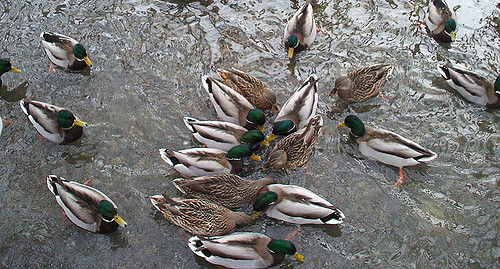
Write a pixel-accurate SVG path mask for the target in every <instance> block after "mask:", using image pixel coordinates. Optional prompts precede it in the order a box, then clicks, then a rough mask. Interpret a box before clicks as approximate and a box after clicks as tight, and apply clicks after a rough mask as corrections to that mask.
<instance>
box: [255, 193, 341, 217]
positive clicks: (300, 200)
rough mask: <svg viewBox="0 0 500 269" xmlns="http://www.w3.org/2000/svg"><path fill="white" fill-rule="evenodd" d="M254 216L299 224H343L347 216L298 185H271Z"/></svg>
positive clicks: (258, 203)
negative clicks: (261, 214)
mask: <svg viewBox="0 0 500 269" xmlns="http://www.w3.org/2000/svg"><path fill="white" fill-rule="evenodd" d="M253 211H254V213H253V215H254V217H256V216H258V215H259V214H260V212H263V211H265V213H266V215H267V216H269V217H271V218H274V219H278V220H282V221H286V222H290V223H296V224H320V225H324V224H328V225H332V224H341V223H342V222H344V218H345V216H344V213H342V211H340V210H339V209H338V208H337V207H336V206H334V205H333V204H331V203H330V202H328V201H327V200H325V199H324V198H322V197H320V196H319V195H317V194H315V193H314V192H312V191H310V190H308V189H306V188H302V187H299V186H295V185H283V184H270V185H267V186H266V187H265V188H264V189H263V190H262V194H261V195H259V196H258V197H257V199H256V200H255V202H254V204H253Z"/></svg>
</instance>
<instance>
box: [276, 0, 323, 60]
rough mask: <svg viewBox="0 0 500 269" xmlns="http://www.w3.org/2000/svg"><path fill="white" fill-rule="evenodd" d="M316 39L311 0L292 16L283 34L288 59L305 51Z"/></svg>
mask: <svg viewBox="0 0 500 269" xmlns="http://www.w3.org/2000/svg"><path fill="white" fill-rule="evenodd" d="M314 39H316V22H315V21H314V13H313V8H312V5H311V0H307V1H306V2H305V3H304V5H303V6H302V7H301V8H300V9H299V10H297V11H296V12H295V14H293V16H292V18H290V20H289V21H288V23H287V24H286V27H285V31H284V33H283V43H284V44H285V48H286V49H287V51H288V57H289V58H292V57H293V56H294V55H295V53H298V52H300V51H303V50H305V49H307V48H308V47H309V46H310V45H311V44H312V43H313V42H314Z"/></svg>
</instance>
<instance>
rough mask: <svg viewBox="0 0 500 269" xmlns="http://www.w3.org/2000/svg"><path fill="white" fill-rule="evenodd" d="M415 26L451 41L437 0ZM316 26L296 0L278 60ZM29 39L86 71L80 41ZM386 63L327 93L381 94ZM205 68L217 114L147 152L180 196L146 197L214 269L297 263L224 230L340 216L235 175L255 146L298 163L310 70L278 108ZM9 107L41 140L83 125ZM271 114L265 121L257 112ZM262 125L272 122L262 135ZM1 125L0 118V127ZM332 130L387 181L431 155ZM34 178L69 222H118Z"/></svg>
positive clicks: (475, 86) (313, 102)
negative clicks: (155, 154)
mask: <svg viewBox="0 0 500 269" xmlns="http://www.w3.org/2000/svg"><path fill="white" fill-rule="evenodd" d="M425 24H426V26H427V28H428V30H429V34H430V35H431V36H432V37H433V38H434V39H436V40H437V41H439V42H444V43H449V42H453V41H455V39H456V30H457V21H456V16H455V14H454V12H453V11H452V10H451V9H450V8H449V6H448V5H447V3H446V2H445V1H444V0H430V1H429V4H428V7H427V14H426V18H425ZM317 32H318V29H317V28H316V22H315V19H314V12H313V5H312V3H311V0H306V1H305V3H304V4H303V5H302V6H301V7H300V8H299V9H298V10H297V11H296V12H295V13H294V14H293V16H292V17H291V18H290V19H289V21H288V23H287V24H286V26H285V29H284V34H283V45H284V47H285V49H286V51H287V53H288V57H289V58H294V57H296V55H297V54H298V53H299V52H301V51H305V50H307V49H308V48H309V47H311V46H312V44H313V42H314V40H315V38H316V35H317ZM40 38H41V46H42V48H43V51H44V52H45V53H46V55H47V57H48V58H49V60H50V69H49V72H55V69H54V68H55V67H57V68H60V69H65V70H69V71H82V70H84V69H87V68H90V67H92V62H91V61H90V59H89V56H88V53H87V51H86V49H85V47H84V46H83V45H82V44H81V43H79V42H78V41H76V40H75V39H73V38H71V37H68V36H65V35H62V34H58V33H55V32H42V33H41V34H40ZM437 69H438V73H439V74H440V75H441V76H442V78H443V79H444V80H445V81H446V82H447V83H448V85H449V86H450V87H451V88H453V89H454V90H455V91H456V92H457V93H458V94H460V95H461V96H463V97H464V98H465V99H466V100H468V101H470V102H472V103H474V104H477V105H480V106H485V107H487V108H489V109H498V108H500V94H499V91H500V76H499V77H497V78H496V81H495V82H494V83H491V82H490V81H489V80H488V79H486V78H484V77H483V76H481V75H479V74H477V73H474V72H471V71H467V70H465V69H462V68H458V67H453V66H452V65H451V64H449V63H445V64H439V65H438V68H437ZM10 71H12V72H14V73H19V72H21V71H20V70H19V69H17V68H15V67H13V66H12V64H11V62H10V61H9V60H8V59H3V58H2V59H0V85H1V86H4V85H3V83H2V81H1V76H2V75H3V74H5V73H7V72H10ZM393 71H394V67H393V66H391V65H389V64H385V63H384V64H375V65H371V66H365V67H361V68H358V69H355V70H353V71H351V72H349V73H347V75H346V76H339V77H338V78H336V79H335V85H334V88H333V89H332V90H331V92H330V96H332V97H335V96H338V98H339V99H341V100H343V101H345V102H349V103H355V102H364V101H366V100H368V99H370V98H373V97H374V96H376V95H380V96H382V93H381V88H382V87H383V85H384V84H385V83H386V82H387V80H388V79H389V77H390V76H391V74H392V73H393ZM216 73H217V74H218V75H219V77H220V79H218V78H214V77H211V76H209V75H204V76H203V77H202V78H201V79H202V81H201V85H202V87H203V89H204V90H205V91H206V93H207V95H208V99H209V100H210V102H211V103H212V105H213V107H214V109H215V112H216V114H217V116H218V118H219V119H220V120H199V119H195V118H193V117H189V116H186V117H184V118H183V121H184V124H185V125H186V127H187V129H188V130H189V131H190V132H191V133H192V134H193V137H194V139H195V140H196V141H198V142H199V143H200V144H202V146H201V147H196V148H189V149H167V148H165V149H160V150H159V152H160V156H161V158H162V159H163V160H164V161H165V162H166V163H167V164H168V165H170V166H172V167H173V168H174V170H176V171H177V172H178V173H179V174H180V175H181V176H182V177H181V178H176V179H174V180H173V181H172V184H173V186H174V187H175V189H177V190H178V191H179V192H180V193H182V195H183V196H184V197H169V196H168V195H166V194H161V195H152V196H150V197H149V199H150V202H151V203H152V205H153V207H154V208H155V209H157V210H158V211H159V212H161V214H162V215H163V216H164V217H165V218H166V219H167V220H168V221H169V222H171V223H172V224H174V225H177V226H179V227H181V228H182V229H184V230H186V231H187V232H189V233H191V234H193V235H194V236H193V237H191V238H190V239H189V243H188V247H189V249H190V250H191V251H192V252H193V253H194V254H195V255H197V256H199V257H201V258H203V259H205V260H206V261H208V262H209V263H212V264H214V265H218V266H224V267H229V268H265V267H269V266H273V265H276V264H279V263H280V262H281V261H282V260H283V259H284V257H285V255H292V256H293V257H295V258H296V259H297V260H299V261H303V259H304V258H303V256H302V255H300V254H299V253H298V252H297V249H296V246H295V245H294V244H293V243H292V242H290V241H287V240H281V239H273V238H270V237H268V236H267V235H264V234H260V233H253V232H235V233H232V234H228V233H230V232H232V231H233V230H234V229H235V228H237V227H245V226H248V225H251V224H252V223H254V222H255V221H256V220H257V218H259V217H260V216H261V215H266V216H268V217H270V218H272V219H275V220H278V221H283V222H288V223H294V224H297V225H305V224H307V225H339V224H342V223H343V222H344V220H345V215H344V213H343V212H342V211H341V210H340V209H339V208H338V207H337V206H335V205H334V203H332V202H331V201H329V200H327V199H325V198H323V197H321V196H319V195H317V194H316V193H314V192H312V191H310V190H308V189H306V188H304V187H301V186H296V185H287V184H281V183H280V182H279V180H277V179H275V178H272V177H264V178H261V179H258V180H249V179H245V178H242V177H240V176H239V175H237V174H238V173H239V172H241V171H242V169H243V168H244V165H245V164H250V165H256V164H259V163H260V162H261V161H262V160H263V157H261V156H259V155H258V154H260V153H267V155H266V157H265V163H264V164H263V165H261V168H262V170H263V171H267V170H268V169H272V170H274V171H278V172H280V171H286V170H295V169H300V168H301V167H303V166H305V165H306V164H307V163H308V162H309V160H310V159H311V156H312V154H313V152H314V147H315V144H316V142H317V141H318V139H319V137H320V134H321V133H322V130H323V125H324V121H323V118H322V116H321V115H319V114H318V113H317V112H318V111H317V110H318V101H319V98H318V92H319V91H318V88H319V86H318V85H319V81H320V78H319V77H318V76H317V75H316V74H310V75H309V76H308V77H307V79H305V80H304V81H303V83H302V84H301V85H300V86H299V87H298V88H297V89H296V90H295V91H294V93H293V94H292V95H291V96H290V97H289V99H288V100H287V101H286V102H285V103H284V104H283V105H282V106H279V105H278V102H277V97H276V94H275V92H273V91H272V90H271V89H270V88H269V87H268V86H267V85H266V84H265V83H264V82H263V81H261V80H260V79H259V78H257V77H255V76H253V75H251V74H247V73H245V72H244V71H241V70H239V69H236V68H227V69H222V68H219V69H217V70H216ZM20 107H21V110H22V111H23V112H24V114H25V115H26V116H27V118H28V121H29V122H30V123H31V125H33V127H34V129H35V130H36V131H37V132H38V133H39V135H40V136H41V137H43V138H45V139H47V140H48V141H50V142H52V143H56V144H70V143H73V142H75V141H77V140H79V139H81V137H82V135H83V132H84V127H85V126H86V123H85V122H83V121H81V120H80V119H79V118H78V117H77V116H76V115H75V113H73V112H72V111H70V110H69V109H67V108H63V107H59V106H56V105H52V104H49V103H45V102H43V101H33V100H29V99H24V100H21V101H20ZM76 114H77V113H76ZM274 116H275V118H274V120H273V121H272V122H271V121H270V120H269V117H274ZM266 122H267V124H268V125H272V127H271V131H270V132H269V133H266V128H265V125H266ZM9 124H10V122H9V121H8V120H6V119H2V118H1V117H0V135H1V134H2V131H3V130H4V127H7V126H8V125H9ZM338 126H339V127H344V126H346V127H348V128H349V129H350V134H351V135H352V136H353V137H354V139H355V142H356V143H357V145H358V149H359V151H360V152H361V154H362V155H363V156H365V157H367V158H369V159H372V160H376V161H379V162H381V163H384V164H387V165H390V166H395V167H398V168H399V178H398V180H397V181H396V183H395V186H401V185H402V184H403V182H404V180H405V179H404V174H403V167H405V166H413V165H417V164H422V163H427V162H430V161H432V160H434V159H436V158H437V154H436V153H434V152H433V151H432V150H430V149H427V148H425V147H423V146H421V145H419V144H418V143H416V142H414V141H412V140H410V139H408V138H405V137H403V136H401V135H399V134H397V133H394V132H392V131H388V130H384V129H377V128H372V127H369V126H365V124H364V122H363V121H362V120H361V119H360V118H359V117H358V116H356V115H348V116H347V117H345V119H344V121H343V122H341V123H339V124H338ZM266 135H267V136H266ZM275 139H276V140H279V141H277V142H276V143H275V142H272V143H274V146H271V145H270V143H269V142H271V141H274V140H275ZM263 156H264V155H263ZM247 159H251V160H252V161H248V160H247ZM46 182H47V187H48V189H49V190H50V192H51V193H52V194H53V195H54V197H55V199H56V202H57V204H59V205H60V206H61V208H62V209H63V211H64V214H65V215H66V216H67V217H68V219H69V220H70V221H71V222H73V223H74V224H75V225H76V226H78V227H80V228H82V229H84V230H87V231H90V232H93V233H103V234H105V233H111V232H114V231H116V230H117V229H118V227H125V226H126V225H127V223H126V222H125V221H124V219H123V218H122V217H121V216H120V215H119V214H118V208H117V205H116V204H115V203H114V202H113V201H112V200H111V199H110V198H109V197H108V196H107V195H106V194H104V193H103V192H101V191H100V190H97V189H95V188H93V187H90V186H88V185H87V182H86V183H83V184H82V183H78V182H75V181H69V180H66V179H64V178H62V177H59V176H57V175H49V176H48V177H47V178H46ZM245 205H251V206H252V209H253V210H252V212H248V213H247V212H239V211H236V210H238V209H239V208H241V207H244V206H245ZM262 213H263V214H262Z"/></svg>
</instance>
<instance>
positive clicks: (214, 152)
mask: <svg viewBox="0 0 500 269" xmlns="http://www.w3.org/2000/svg"><path fill="white" fill-rule="evenodd" d="M160 155H161V158H162V159H163V160H164V161H165V162H166V163H168V164H169V165H171V166H173V167H174V169H175V170H176V171H177V172H179V173H180V174H182V175H183V176H187V177H199V176H207V175H213V174H223V173H231V172H233V173H236V172H239V171H241V169H242V168H243V161H242V158H245V157H250V158H251V159H253V160H255V161H260V157H259V156H257V155H255V154H254V153H253V150H252V149H251V148H250V147H249V146H248V145H238V146H236V147H233V148H232V149H230V150H229V151H228V152H226V151H223V150H220V149H213V148H191V149H184V150H179V151H173V150H169V149H160Z"/></svg>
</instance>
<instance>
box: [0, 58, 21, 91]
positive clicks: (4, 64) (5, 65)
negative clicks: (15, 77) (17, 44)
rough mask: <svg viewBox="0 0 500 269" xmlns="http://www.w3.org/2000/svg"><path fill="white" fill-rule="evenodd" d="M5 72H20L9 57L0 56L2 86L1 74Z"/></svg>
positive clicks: (0, 83) (0, 75)
mask: <svg viewBox="0 0 500 269" xmlns="http://www.w3.org/2000/svg"><path fill="white" fill-rule="evenodd" d="M7 72H14V73H21V70H19V69H17V68H15V67H14V66H12V64H11V63H10V61H9V59H5V58H0V86H2V85H3V84H2V75H3V74H5V73H7Z"/></svg>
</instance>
